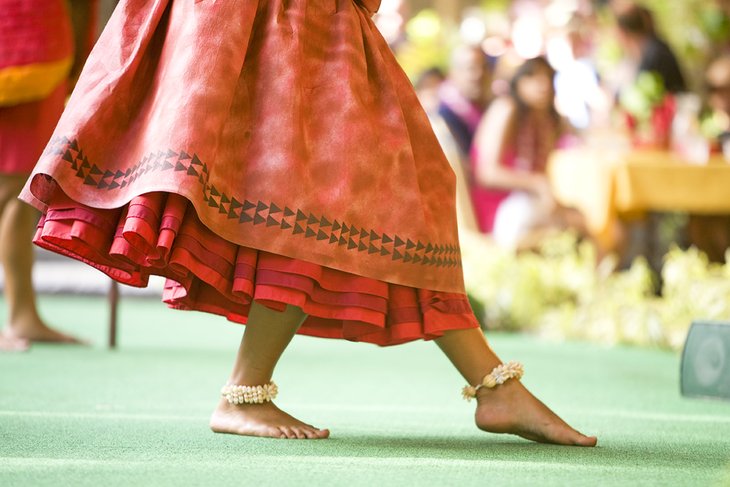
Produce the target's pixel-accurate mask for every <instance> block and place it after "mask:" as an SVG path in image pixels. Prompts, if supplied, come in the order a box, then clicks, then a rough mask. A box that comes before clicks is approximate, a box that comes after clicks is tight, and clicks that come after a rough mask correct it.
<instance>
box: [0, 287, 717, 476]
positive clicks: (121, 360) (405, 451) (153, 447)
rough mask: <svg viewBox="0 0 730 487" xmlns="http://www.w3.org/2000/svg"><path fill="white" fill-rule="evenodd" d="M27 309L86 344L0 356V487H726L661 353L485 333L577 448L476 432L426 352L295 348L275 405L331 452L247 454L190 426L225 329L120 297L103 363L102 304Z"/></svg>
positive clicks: (229, 350) (264, 445) (712, 441)
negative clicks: (582, 435)
mask: <svg viewBox="0 0 730 487" xmlns="http://www.w3.org/2000/svg"><path fill="white" fill-rule="evenodd" d="M0 304H2V303H0ZM3 306H4V305H3ZM41 308H42V311H43V314H44V315H45V316H46V317H47V318H48V319H49V321H52V322H53V323H55V324H57V325H59V327H61V328H63V329H65V330H68V331H70V332H73V333H76V334H78V335H81V336H83V337H85V338H88V339H90V340H92V341H93V343H94V344H95V345H93V346H90V347H63V346H47V345H36V346H34V347H33V349H32V350H31V351H30V352H28V353H21V354H0V485H1V486H6V485H7V486H14V485H39V486H42V485H52V486H54V487H58V486H65V485H69V486H83V485H102V484H103V485H105V486H109V485H154V486H163V485H178V486H179V485H262V486H268V485H348V486H355V485H419V486H420V485H459V486H461V485H489V486H492V485H541V486H542V485H561V486H562V485H661V486H666V485H687V486H695V485H701V486H704V485H730V403H724V402H714V401H700V400H689V399H683V398H681V397H680V396H679V392H678V369H679V356H678V354H676V353H672V352H665V351H658V350H643V349H637V348H622V347H617V348H603V347H600V346H597V345H593V344H585V343H575V342H574V343H550V342H543V341H540V340H537V339H535V338H532V337H527V336H521V335H505V334H493V335H490V336H489V338H490V341H491V343H492V345H493V347H494V348H495V349H496V350H497V352H498V353H499V354H500V355H501V356H502V358H504V359H517V360H521V361H523V362H524V364H525V368H526V375H525V378H524V379H523V380H524V382H525V384H526V385H527V386H528V387H529V388H531V389H532V390H533V392H535V393H536V395H538V397H540V398H541V399H543V401H544V402H546V403H547V404H549V405H550V406H551V407H552V408H553V409H554V410H556V411H557V412H558V413H559V414H561V415H562V416H563V417H564V418H565V419H566V420H568V421H569V422H571V423H572V424H573V425H574V426H576V427H577V428H579V429H580V430H582V431H584V432H586V433H589V434H596V435H598V437H599V447H597V448H594V449H582V448H575V447H559V446H551V445H538V444H534V443H530V442H528V441H525V440H522V439H519V438H517V437H513V436H503V435H492V434H486V433H481V432H479V431H478V430H476V429H475V428H474V427H473V423H472V411H473V403H472V404H466V403H464V402H463V401H462V400H461V399H460V397H459V396H460V394H459V390H460V388H461V386H462V385H463V384H462V379H461V378H460V377H459V376H458V375H457V373H456V372H455V371H454V370H453V369H452V367H451V366H450V365H449V363H448V362H447V360H446V358H445V357H443V356H442V355H441V353H440V352H439V351H438V349H437V348H436V347H435V346H434V345H433V344H430V343H423V342H418V343H413V344H408V345H405V346H400V347H392V348H385V349H382V348H377V347H375V346H372V345H365V344H353V343H346V342H341V341H332V340H318V339H313V338H306V337H297V338H295V340H294V342H293V343H292V345H291V347H290V348H289V350H288V351H287V353H286V354H285V355H284V358H283V359H282V361H281V363H280V366H279V369H278V370H277V372H276V376H275V380H276V381H277V382H278V384H279V387H280V396H279V400H278V401H277V402H278V403H279V405H280V406H282V407H283V408H284V409H286V410H288V411H289V412H292V413H293V414H294V415H296V416H299V417H300V418H301V419H304V420H305V421H308V422H311V423H313V424H315V425H318V426H326V427H329V428H330V429H331V430H332V438H331V439H329V440H325V441H303V440H293V441H287V440H274V439H254V438H243V437H235V436H229V435H215V434H213V433H211V432H210V431H209V430H208V427H207V420H208V416H209V413H210V412H211V410H212V408H213V407H214V406H215V404H216V402H217V400H218V391H219V389H220V386H221V384H222V383H223V382H224V381H225V379H226V377H227V374H228V372H229V369H230V366H231V363H232V359H233V355H234V353H235V349H236V347H237V344H238V341H239V339H240V334H241V331H242V328H241V327H239V326H238V325H233V324H228V323H227V322H225V320H223V319H220V318H216V317H212V316H207V315H203V314H199V313H189V312H179V311H171V310H167V309H166V308H165V307H164V305H162V304H161V303H159V302H157V301H154V300H145V299H139V298H135V299H131V298H124V299H123V300H122V304H121V315H120V327H121V329H120V348H119V349H118V350H117V351H113V352H112V351H108V350H106V349H105V348H104V345H103V344H104V341H105V331H106V305H105V303H104V301H103V300H102V299H99V298H80V297H71V298H69V297H44V298H42V300H41ZM0 312H4V309H0Z"/></svg>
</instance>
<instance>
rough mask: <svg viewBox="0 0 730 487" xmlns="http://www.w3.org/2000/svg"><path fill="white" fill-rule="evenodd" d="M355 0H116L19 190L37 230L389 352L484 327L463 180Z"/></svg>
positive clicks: (244, 309) (137, 277)
mask: <svg viewBox="0 0 730 487" xmlns="http://www.w3.org/2000/svg"><path fill="white" fill-rule="evenodd" d="M374 8H375V7H374V6H372V5H368V6H364V4H361V3H356V2H353V1H352V0H294V1H293V2H283V1H281V0H271V1H268V0H267V1H264V0H262V1H260V2H255V1H254V2H244V3H240V2H195V3H191V2H179V1H171V0H167V1H165V0H126V1H122V2H121V3H120V4H119V7H118V8H117V10H116V12H115V14H114V16H113V18H112V20H111V21H110V23H109V25H108V27H107V29H106V30H105V32H104V33H103V34H102V36H101V39H100V41H99V43H98V44H97V46H96V47H95V48H94V51H93V52H92V54H91V56H90V58H89V61H88V63H87V65H86V67H85V68H84V71H83V73H82V75H81V78H80V80H79V83H78V84H77V87H76V90H75V91H74V93H73V95H72V97H71V100H70V101H69V106H68V108H67V110H66V112H65V113H64V115H63V117H62V118H61V121H60V123H59V125H58V127H57V129H56V132H55V135H54V137H53V139H52V140H51V143H50V144H49V145H48V147H47V149H46V151H45V153H44V156H43V157H42V158H41V160H40V162H39V164H38V166H37V167H36V169H35V171H34V174H33V176H32V177H31V179H30V180H29V183H28V184H27V185H26V188H25V189H24V191H23V194H22V196H21V197H22V198H23V199H25V200H26V201H28V202H30V203H32V204H34V205H35V206H36V207H38V208H39V209H40V210H41V211H42V212H43V213H44V217H43V218H42V220H41V222H40V224H39V227H38V232H37V235H36V238H35V242H36V243H37V244H38V245H41V246H43V247H45V248H48V249H51V250H55V251H57V252H59V253H62V254H66V255H69V256H72V257H75V258H77V259H80V260H83V261H85V262H87V263H89V264H91V265H93V266H95V267H97V268H98V269H100V270H102V271H103V272H105V273H107V274H109V275H110V276H111V277H113V278H114V279H117V280H119V281H121V282H124V283H127V284H130V285H135V286H144V285H146V283H147V279H148V277H149V275H151V274H157V275H162V276H165V277H167V278H168V279H169V281H168V284H167V285H166V288H165V292H164V296H163V299H164V301H165V302H166V303H168V304H169V305H170V306H171V307H174V308H179V309H192V310H199V311H206V312H211V313H216V314H220V315H224V316H226V317H227V318H229V319H230V320H233V321H237V322H242V323H245V321H246V318H247V315H248V311H249V307H250V305H251V303H252V302H253V301H256V302H259V303H262V304H264V305H266V306H268V307H271V308H272V309H277V310H282V309H284V307H285V306H286V305H294V306H298V307H301V308H302V309H303V310H304V312H305V313H307V315H308V317H307V319H306V320H305V322H304V324H303V325H302V327H301V329H300V333H303V334H308V335H314V336H321V337H331V338H344V339H348V340H355V341H365V342H371V343H376V344H379V345H392V344H397V343H403V342H407V341H410V340H414V339H419V338H424V339H430V338H435V337H438V336H441V335H442V334H443V333H444V332H445V331H447V330H453V329H464V328H474V327H477V326H478V323H477V320H476V318H475V317H474V315H473V313H472V311H471V308H470V306H469V303H468V300H467V298H466V295H465V292H464V288H463V277H462V271H461V259H460V253H459V246H458V235H457V231H456V218H455V178H454V175H453V172H452V171H451V169H450V166H449V164H448V162H447V161H446V159H445V157H444V155H443V153H442V152H441V150H440V147H439V146H438V142H437V141H436V138H435V136H434V135H433V132H432V131H431V128H430V125H429V122H428V118H427V117H426V115H425V113H424V112H423V110H422V109H421V107H420V105H419V104H418V102H417V99H416V97H415V94H414V93H413V89H412V88H411V86H410V84H409V82H408V79H407V77H406V76H405V74H404V73H403V72H402V70H400V68H399V67H398V65H397V63H396V62H395V59H394V58H393V56H392V54H391V53H390V51H389V49H388V46H387V44H386V43H385V42H384V40H383V39H382V37H381V36H380V34H379V33H378V32H377V29H376V28H375V26H374V24H373V23H372V21H371V19H370V11H371V10H373V9H374Z"/></svg>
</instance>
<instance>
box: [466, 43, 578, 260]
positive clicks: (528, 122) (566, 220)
mask: <svg viewBox="0 0 730 487" xmlns="http://www.w3.org/2000/svg"><path fill="white" fill-rule="evenodd" d="M554 76H555V71H554V70H553V68H552V67H551V66H550V64H549V63H548V62H547V60H546V59H545V58H543V57H537V58H533V59H529V60H527V61H525V62H524V63H523V64H522V65H521V66H520V67H519V68H518V69H517V71H516V72H515V74H514V76H513V77H512V80H511V82H510V92H509V94H507V95H505V96H502V97H500V98H498V99H496V100H495V101H493V102H492V105H491V106H490V108H489V110H488V111H487V114H486V115H485V117H484V120H483V121H482V123H481V124H480V126H479V129H478V130H477V135H476V138H475V145H474V150H473V151H472V169H473V176H474V177H473V185H474V187H473V189H472V199H473V201H474V207H475V210H476V213H477V218H478V220H479V225H480V228H481V230H482V231H484V232H491V233H492V235H493V237H494V238H495V240H496V241H497V243H499V244H500V245H504V246H506V247H512V248H521V247H523V246H525V245H527V244H528V242H530V241H532V237H534V236H535V233H536V232H537V233H542V232H543V231H544V230H546V229H549V228H567V227H577V228H579V229H582V228H583V218H582V216H581V215H580V214H579V213H577V212H576V211H574V210H570V209H568V208H564V207H561V206H560V205H559V204H558V203H557V202H556V201H555V198H554V197H553V194H552V191H551V189H550V184H549V182H548V179H547V176H546V175H545V167H546V165H547V159H548V156H549V154H550V152H551V151H552V150H553V149H554V148H555V147H556V146H557V145H558V141H559V140H560V138H561V136H562V135H563V134H564V131H565V124H564V123H563V121H562V119H561V117H560V115H559V114H558V112H557V110H556V109H555V103H554V98H555V90H554V87H553V78H554Z"/></svg>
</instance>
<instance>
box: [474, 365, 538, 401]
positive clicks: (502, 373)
mask: <svg viewBox="0 0 730 487" xmlns="http://www.w3.org/2000/svg"><path fill="white" fill-rule="evenodd" d="M524 374H525V368H524V367H523V366H522V364H521V363H519V362H507V363H506V364H500V365H498V366H496V367H495V368H494V369H492V371H491V372H490V373H489V374H487V375H485V376H484V379H482V382H481V384H477V385H476V386H469V385H468V386H465V387H464V388H463V389H462V390H461V395H462V396H463V397H464V399H466V400H467V401H471V400H472V399H474V398H475V397H477V391H478V390H479V389H481V388H482V387H486V388H487V389H491V388H493V387H495V386H498V385H501V384H504V383H505V382H506V381H507V380H509V379H517V380H520V379H521V378H522V376H523V375H524Z"/></svg>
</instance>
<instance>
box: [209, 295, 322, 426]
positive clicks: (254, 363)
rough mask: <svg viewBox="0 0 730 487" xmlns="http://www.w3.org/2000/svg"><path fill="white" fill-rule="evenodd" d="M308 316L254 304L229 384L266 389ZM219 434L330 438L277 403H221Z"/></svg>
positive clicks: (217, 413)
mask: <svg viewBox="0 0 730 487" xmlns="http://www.w3.org/2000/svg"><path fill="white" fill-rule="evenodd" d="M304 318H305V315H304V313H302V311H301V310H300V309H299V308H296V307H293V306H289V307H288V308H287V309H286V311H284V312H283V313H277V312H275V311H271V310H270V309H268V308H266V307H265V306H262V305H259V304H256V303H254V304H253V305H252V306H251V311H250V313H249V317H248V323H247V324H246V330H245V332H244V334H243V340H242V341H241V346H240V347H239V349H238V355H237V357H236V363H235V364H234V366H233V372H232V373H231V377H230V379H229V382H230V383H232V384H240V385H252V386H253V385H262V384H266V383H267V382H269V381H270V380H271V377H272V375H273V373H274V368H275V367H276V363H277V362H278V361H279V358H280V357H281V354H282V353H283V352H284V350H285V349H286V347H287V345H289V342H290V341H291V339H292V337H293V336H294V334H295V333H296V331H297V329H298V328H299V326H300V325H301V324H302V322H303V321H304ZM210 427H211V429H212V430H213V431H215V432H216V433H232V434H238V435H246V436H268V437H273V438H292V439H293V438H299V439H303V438H310V439H317V438H327V437H328V436H329V430H322V429H318V428H315V427H313V426H311V425H308V424H306V423H303V422H301V421H299V420H298V419H296V418H293V417H292V416H290V415H288V414H287V413H285V412H284V411H282V410H280V409H279V408H277V407H276V406H275V405H274V403H272V402H268V403H264V404H240V405H236V406H234V405H231V404H229V403H228V401H226V400H225V399H221V401H220V403H219V404H218V408H217V409H216V410H215V412H214V413H213V417H212V418H211V420H210Z"/></svg>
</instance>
